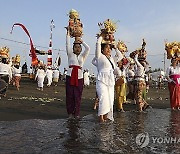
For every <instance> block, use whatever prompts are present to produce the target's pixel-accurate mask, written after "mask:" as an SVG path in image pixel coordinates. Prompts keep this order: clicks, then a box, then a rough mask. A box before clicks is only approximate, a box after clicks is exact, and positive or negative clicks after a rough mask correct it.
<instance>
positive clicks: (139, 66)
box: [134, 54, 149, 112]
mask: <svg viewBox="0 0 180 154" xmlns="http://www.w3.org/2000/svg"><path fill="white" fill-rule="evenodd" d="M134 61H135V64H136V69H135V78H134V80H135V82H136V84H135V99H136V103H137V105H138V110H139V111H140V112H141V111H143V110H144V109H146V107H148V106H149V105H148V104H147V102H146V99H145V98H144V97H143V96H144V95H143V93H144V91H146V82H145V68H146V62H145V61H139V60H138V54H136V55H135V58H134Z"/></svg>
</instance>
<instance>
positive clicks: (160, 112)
mask: <svg viewBox="0 0 180 154" xmlns="http://www.w3.org/2000/svg"><path fill="white" fill-rule="evenodd" d="M114 118H115V121H114V122H110V121H108V122H106V123H103V124H100V123H99V122H98V120H97V116H96V115H87V116H85V117H83V118H82V119H80V120H74V119H58V120H39V119H33V120H21V121H12V122H9V121H1V122H0V153H18V154H20V153H43V154H44V153H50V154H53V153H76V154H77V153H78V154H81V153H82V154H83V153H85V154H91V153H113V154H114V153H118V154H119V153H122V154H124V153H133V154H136V153H137V154H139V153H180V111H179V112H178V111H173V112H172V111H171V110H170V109H149V110H147V111H146V112H143V113H139V112H136V111H127V112H125V113H114Z"/></svg>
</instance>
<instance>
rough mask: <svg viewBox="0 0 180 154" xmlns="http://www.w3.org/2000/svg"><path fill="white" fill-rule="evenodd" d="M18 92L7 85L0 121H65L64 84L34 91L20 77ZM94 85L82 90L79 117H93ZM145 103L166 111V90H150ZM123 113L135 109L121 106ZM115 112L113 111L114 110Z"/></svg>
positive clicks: (33, 85) (29, 82) (32, 83)
mask: <svg viewBox="0 0 180 154" xmlns="http://www.w3.org/2000/svg"><path fill="white" fill-rule="evenodd" d="M20 85H21V87H20V90H19V91H17V90H16V88H15V87H13V86H12V85H9V88H8V91H7V97H5V98H4V97H3V98H1V99H0V121H14V120H25V119H63V118H67V112H66V104H65V95H66V94H65V84H64V82H63V81H59V83H58V86H57V87H55V86H53V85H52V86H51V87H47V86H46V83H45V84H44V90H43V91H39V90H37V89H36V88H37V83H36V82H35V81H32V80H30V79H29V78H27V77H22V79H21V82H20ZM94 97H95V85H90V86H89V87H88V88H87V87H85V88H84V90H83V95H82V103H81V111H80V116H81V117H83V116H85V115H89V114H97V111H96V110H93V104H94ZM147 97H148V103H149V104H150V105H151V106H152V107H153V108H160V109H163V108H170V104H169V92H168V90H167V88H165V89H164V88H163V89H160V90H157V89H156V88H152V87H150V90H149V92H148V95H147ZM124 109H125V111H128V110H135V109H136V105H135V104H133V103H130V102H129V103H126V104H124ZM115 112H116V111H115Z"/></svg>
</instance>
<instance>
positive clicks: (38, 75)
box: [35, 66, 46, 91]
mask: <svg viewBox="0 0 180 154" xmlns="http://www.w3.org/2000/svg"><path fill="white" fill-rule="evenodd" d="M45 76H46V72H45V69H44V67H43V66H40V67H39V68H38V70H37V73H36V76H35V80H36V79H37V82H38V88H37V90H41V91H43V87H44V78H45Z"/></svg>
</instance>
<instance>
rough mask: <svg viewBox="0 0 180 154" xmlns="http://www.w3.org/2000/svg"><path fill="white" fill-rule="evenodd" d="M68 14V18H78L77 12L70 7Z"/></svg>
mask: <svg viewBox="0 0 180 154" xmlns="http://www.w3.org/2000/svg"><path fill="white" fill-rule="evenodd" d="M68 15H69V18H70V19H79V13H78V11H76V10H74V9H71V10H70V11H69V14H68Z"/></svg>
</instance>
